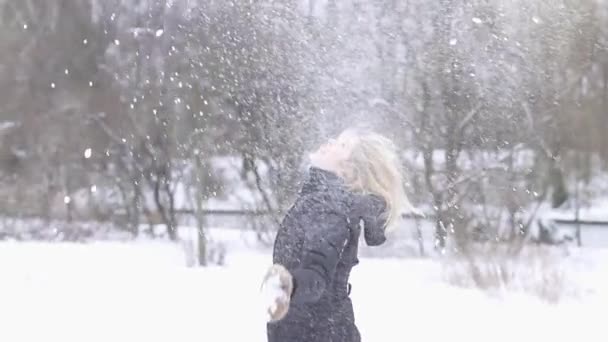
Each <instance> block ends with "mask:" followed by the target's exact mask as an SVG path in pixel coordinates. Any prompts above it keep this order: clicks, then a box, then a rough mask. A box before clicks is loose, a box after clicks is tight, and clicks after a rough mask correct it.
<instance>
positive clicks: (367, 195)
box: [262, 130, 413, 342]
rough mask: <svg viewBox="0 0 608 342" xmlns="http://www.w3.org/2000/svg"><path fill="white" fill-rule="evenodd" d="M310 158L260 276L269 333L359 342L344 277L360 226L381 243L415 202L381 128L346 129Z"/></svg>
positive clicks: (280, 339) (317, 341)
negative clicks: (378, 130) (270, 259)
mask: <svg viewBox="0 0 608 342" xmlns="http://www.w3.org/2000/svg"><path fill="white" fill-rule="evenodd" d="M310 161H311V164H312V167H311V168H310V174H309V177H308V179H307V180H306V182H305V183H304V185H303V187H302V189H301V190H300V193H299V196H298V198H297V200H296V202H295V203H294V205H293V206H292V208H291V209H290V210H289V212H288V213H287V215H286V216H285V218H284V220H283V222H282V224H281V227H280V229H279V231H278V233H277V236H276V240H275V245H274V253H273V266H272V267H271V268H270V269H269V270H268V272H267V274H266V276H265V277H264V281H263V284H262V292H263V293H264V294H265V295H266V296H267V297H266V298H267V300H268V301H267V303H268V306H267V308H266V312H267V313H268V321H269V323H268V325H267V333H268V341H269V342H300V341H302V342H304V341H305V342H358V341H360V340H361V337H360V335H359V331H358V329H357V327H356V325H355V319H354V313H353V306H352V302H351V300H350V298H349V294H350V289H351V288H350V284H349V283H348V278H349V275H350V272H351V269H352V268H353V266H355V265H356V264H357V263H358V262H359V261H358V259H357V251H358V240H359V234H360V232H361V229H363V233H364V234H363V235H364V238H365V241H366V243H367V244H368V245H370V246H378V245H381V244H382V243H384V241H385V240H386V236H385V231H386V228H387V227H391V225H392V224H393V223H394V222H395V221H396V219H397V218H398V216H399V215H400V213H401V210H402V208H403V207H404V206H407V207H408V208H409V209H413V208H412V207H411V205H410V204H409V201H408V200H407V197H406V195H405V193H404V190H403V187H402V173H401V169H400V163H399V158H398V156H397V151H396V148H395V146H394V145H393V144H392V142H391V141H390V140H388V139H386V138H384V137H382V136H381V135H378V134H376V133H360V132H356V131H351V130H349V131H345V132H344V133H342V134H341V135H340V136H339V137H338V138H337V139H336V140H330V141H328V142H327V143H325V144H324V145H323V146H321V147H320V148H319V149H318V150H317V151H315V152H313V153H312V154H311V155H310Z"/></svg>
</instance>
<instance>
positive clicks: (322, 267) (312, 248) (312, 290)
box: [291, 211, 350, 303]
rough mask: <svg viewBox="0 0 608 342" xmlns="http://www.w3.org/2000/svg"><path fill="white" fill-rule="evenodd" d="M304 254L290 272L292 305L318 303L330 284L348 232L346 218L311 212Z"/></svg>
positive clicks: (328, 213)
mask: <svg viewBox="0 0 608 342" xmlns="http://www.w3.org/2000/svg"><path fill="white" fill-rule="evenodd" d="M308 221H309V222H310V224H311V226H310V227H307V232H306V239H305V242H304V254H303V258H302V261H301V263H300V266H299V267H298V268H297V269H295V270H294V271H293V272H292V275H293V280H294V290H293V292H292V296H291V301H292V302H296V303H312V302H316V301H318V300H319V299H320V298H321V296H322V295H323V293H324V292H325V289H326V288H327V286H328V285H329V284H331V282H332V280H333V276H334V273H335V270H336V266H337V265H338V262H339V261H340V257H341V255H342V252H343V251H344V248H345V247H346V244H347V242H348V239H349V236H350V231H349V228H348V225H347V222H346V217H345V216H344V215H340V214H339V213H336V212H323V213H320V212H314V211H312V212H310V213H309V220H308Z"/></svg>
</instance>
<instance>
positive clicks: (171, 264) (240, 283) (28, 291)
mask: <svg viewBox="0 0 608 342" xmlns="http://www.w3.org/2000/svg"><path fill="white" fill-rule="evenodd" d="M604 256H605V255H604ZM594 258H595V257H593V258H591V259H590V258H585V260H587V261H588V262H590V263H591V262H593V263H594V264H595V263H596V262H602V260H603V265H604V267H598V268H592V269H591V268H586V269H589V270H590V272H592V273H590V274H589V278H586V279H585V281H587V282H588V284H590V285H593V284H594V282H595V281H598V283H596V285H597V286H596V291H595V293H590V294H588V295H587V296H586V297H584V298H578V299H573V300H570V301H565V302H563V303H560V304H558V305H548V304H546V303H543V302H542V301H540V300H538V299H535V298H534V297H531V296H527V295H523V294H505V295H504V296H502V297H494V298H492V297H490V296H487V295H486V294H484V293H482V292H480V291H477V290H474V289H466V288H458V287H453V286H449V285H448V284H447V283H446V282H445V281H443V279H442V274H441V267H440V264H439V263H438V262H437V260H433V259H369V258H362V260H361V264H360V265H359V266H357V267H356V268H355V270H354V271H353V275H352V284H353V291H352V297H353V301H354V306H355V311H356V319H357V324H358V326H359V328H360V330H361V334H362V335H363V339H364V340H365V341H377V342H393V341H395V342H400V341H411V340H415V341H446V340H456V341H484V342H485V341H487V340H489V339H490V340H492V341H509V342H512V341H516V340H522V339H523V340H526V341H532V340H538V341H541V340H542V341H549V340H552V339H559V340H568V339H577V340H584V341H586V342H589V341H604V340H605V337H604V336H603V335H604V332H603V324H602V323H603V320H604V315H602V312H605V308H606V307H608V300H607V298H606V296H605V293H606V290H605V289H606V287H605V285H606V284H605V281H604V282H599V280H600V279H606V277H607V276H608V274H607V272H608V271H607V270H608V268H607V267H605V265H606V262H605V260H606V259H600V260H596V259H594ZM592 259H593V260H592ZM269 262H270V253H269V252H251V251H247V250H245V249H243V250H241V251H240V252H234V253H230V254H228V256H227V266H226V267H223V268H219V267H210V268H205V269H200V268H199V269H192V268H187V267H185V266H184V263H183V259H181V258H180V253H179V250H176V249H175V247H173V245H169V246H166V245H163V244H156V243H149V242H141V243H136V244H122V243H96V244H90V245H74V244H42V243H26V244H21V243H0V266H1V269H2V272H3V280H2V282H1V283H0V303H1V304H2V305H0V321H1V322H2V323H3V324H2V325H3V328H2V330H1V331H0V338H2V340H5V341H14V342H17V341H62V342H71V341H79V342H80V341H83V340H86V341H104V342H107V341H113V342H121V341H146V342H152V341H180V342H188V341H197V342H200V341H218V342H219V341H259V342H262V341H265V330H264V323H263V321H262V316H261V315H262V313H261V311H260V309H259V307H258V306H257V303H258V300H259V297H257V295H258V294H259V292H258V291H259V286H260V282H261V277H262V275H263V272H264V270H265V268H266V267H267V266H268V265H269ZM581 265H582V267H583V268H585V267H587V266H584V265H583V264H581Z"/></svg>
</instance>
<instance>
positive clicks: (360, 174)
mask: <svg viewBox="0 0 608 342" xmlns="http://www.w3.org/2000/svg"><path fill="white" fill-rule="evenodd" d="M341 136H348V137H349V138H352V140H353V142H352V146H351V148H352V150H351V153H350V156H349V157H348V158H347V160H346V161H345V162H343V165H341V168H342V170H341V171H342V172H341V173H342V177H343V178H344V179H345V180H346V183H347V184H348V185H349V186H350V187H351V188H352V189H353V190H355V191H359V192H364V193H368V194H374V195H377V196H380V197H382V198H383V199H384V200H385V201H386V205H387V210H386V215H387V217H386V227H385V228H386V229H389V230H390V229H392V228H393V227H394V224H395V223H396V221H397V220H398V219H399V217H400V216H401V214H402V213H403V211H404V210H409V211H411V212H414V213H416V212H417V210H416V209H415V208H414V206H413V205H412V204H411V202H410V200H409V199H408V197H407V195H406V193H405V189H404V172H403V168H402V164H401V161H400V159H399V153H398V149H397V147H396V146H395V144H394V143H393V141H391V140H390V139H388V138H386V137H384V136H382V135H380V134H378V133H375V132H371V131H362V130H357V129H347V130H345V131H344V132H343V133H342V134H341Z"/></svg>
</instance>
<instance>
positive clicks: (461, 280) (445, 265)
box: [442, 245, 580, 303]
mask: <svg viewBox="0 0 608 342" xmlns="http://www.w3.org/2000/svg"><path fill="white" fill-rule="evenodd" d="M566 257H567V255H566V253H564V250H563V249H558V248H552V247H540V246H528V247H527V248H525V249H523V250H522V251H521V253H520V254H517V255H514V254H512V253H509V252H508V249H507V248H506V247H505V246H499V245H493V246H490V245H483V246H476V247H475V248H474V250H473V251H472V252H471V253H469V254H467V255H466V256H464V255H463V256H457V257H454V258H450V259H445V260H444V261H443V262H442V276H443V278H444V280H445V281H446V282H448V283H449V284H451V285H455V286H459V287H466V288H478V289H481V290H484V291H487V292H488V293H494V294H495V293H504V292H511V293H518V292H519V293H526V294H530V295H534V296H536V297H538V298H540V299H541V300H543V301H546V302H549V303H557V302H559V301H560V300H562V299H564V298H566V297H572V296H575V297H576V296H578V295H579V294H580V289H578V287H577V286H576V283H575V282H574V281H573V279H572V277H571V274H570V272H569V267H568V266H569V265H568V264H569V263H568V259H566Z"/></svg>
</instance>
